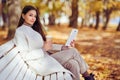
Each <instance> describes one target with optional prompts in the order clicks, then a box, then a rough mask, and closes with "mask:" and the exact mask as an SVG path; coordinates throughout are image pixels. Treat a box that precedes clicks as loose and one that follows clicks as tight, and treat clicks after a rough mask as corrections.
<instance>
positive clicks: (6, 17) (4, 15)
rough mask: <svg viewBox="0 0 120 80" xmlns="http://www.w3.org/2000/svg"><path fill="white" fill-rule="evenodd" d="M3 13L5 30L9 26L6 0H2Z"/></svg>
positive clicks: (3, 27)
mask: <svg viewBox="0 0 120 80" xmlns="http://www.w3.org/2000/svg"><path fill="white" fill-rule="evenodd" d="M1 14H2V19H3V26H2V29H3V30H4V29H5V28H6V27H8V20H7V19H8V16H7V6H6V0H2V8H1Z"/></svg>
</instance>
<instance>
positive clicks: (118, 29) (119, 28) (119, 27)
mask: <svg viewBox="0 0 120 80" xmlns="http://www.w3.org/2000/svg"><path fill="white" fill-rule="evenodd" d="M116 31H120V20H119V24H118V26H117V29H116Z"/></svg>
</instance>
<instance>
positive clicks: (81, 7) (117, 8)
mask: <svg viewBox="0 0 120 80" xmlns="http://www.w3.org/2000/svg"><path fill="white" fill-rule="evenodd" d="M25 5H33V6H35V7H37V9H38V10H39V13H40V15H39V17H40V21H41V23H42V25H43V27H44V30H45V32H46V34H48V35H52V36H53V42H54V43H59V44H64V43H65V42H66V39H67V38H68V36H69V33H70V31H71V29H72V28H77V29H78V30H79V33H78V35H77V38H76V43H75V44H76V48H77V49H78V50H79V51H80V52H81V53H82V55H83V57H84V58H85V60H86V61H87V62H88V64H89V65H90V71H94V73H95V74H96V76H95V77H96V80H120V73H119V72H120V0H0V44H3V43H5V42H6V41H8V40H10V39H11V38H12V37H13V36H14V33H15V29H16V27H17V24H18V20H19V17H20V15H21V10H22V8H23V7H24V6H25Z"/></svg>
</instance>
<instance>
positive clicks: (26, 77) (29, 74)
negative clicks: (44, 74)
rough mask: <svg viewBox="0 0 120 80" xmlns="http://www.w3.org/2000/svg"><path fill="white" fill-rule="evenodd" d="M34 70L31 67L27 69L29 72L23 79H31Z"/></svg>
mask: <svg viewBox="0 0 120 80" xmlns="http://www.w3.org/2000/svg"><path fill="white" fill-rule="evenodd" d="M31 74H32V72H31V70H30V69H27V72H26V74H25V77H24V79H23V80H29V79H30V76H31Z"/></svg>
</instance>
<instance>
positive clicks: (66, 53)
mask: <svg viewBox="0 0 120 80" xmlns="http://www.w3.org/2000/svg"><path fill="white" fill-rule="evenodd" d="M51 56H52V57H53V58H55V59H56V60H57V61H58V62H60V63H61V64H62V65H64V64H65V63H66V62H68V61H69V60H71V59H74V60H76V61H77V62H78V64H79V68H80V70H79V73H81V74H83V73H85V72H86V71H87V70H88V65H87V63H86V62H85V61H84V59H83V58H82V57H81V56H80V53H79V52H78V51H77V50H76V49H75V48H70V49H68V50H63V51H60V52H57V53H55V54H52V55H51Z"/></svg>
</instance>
